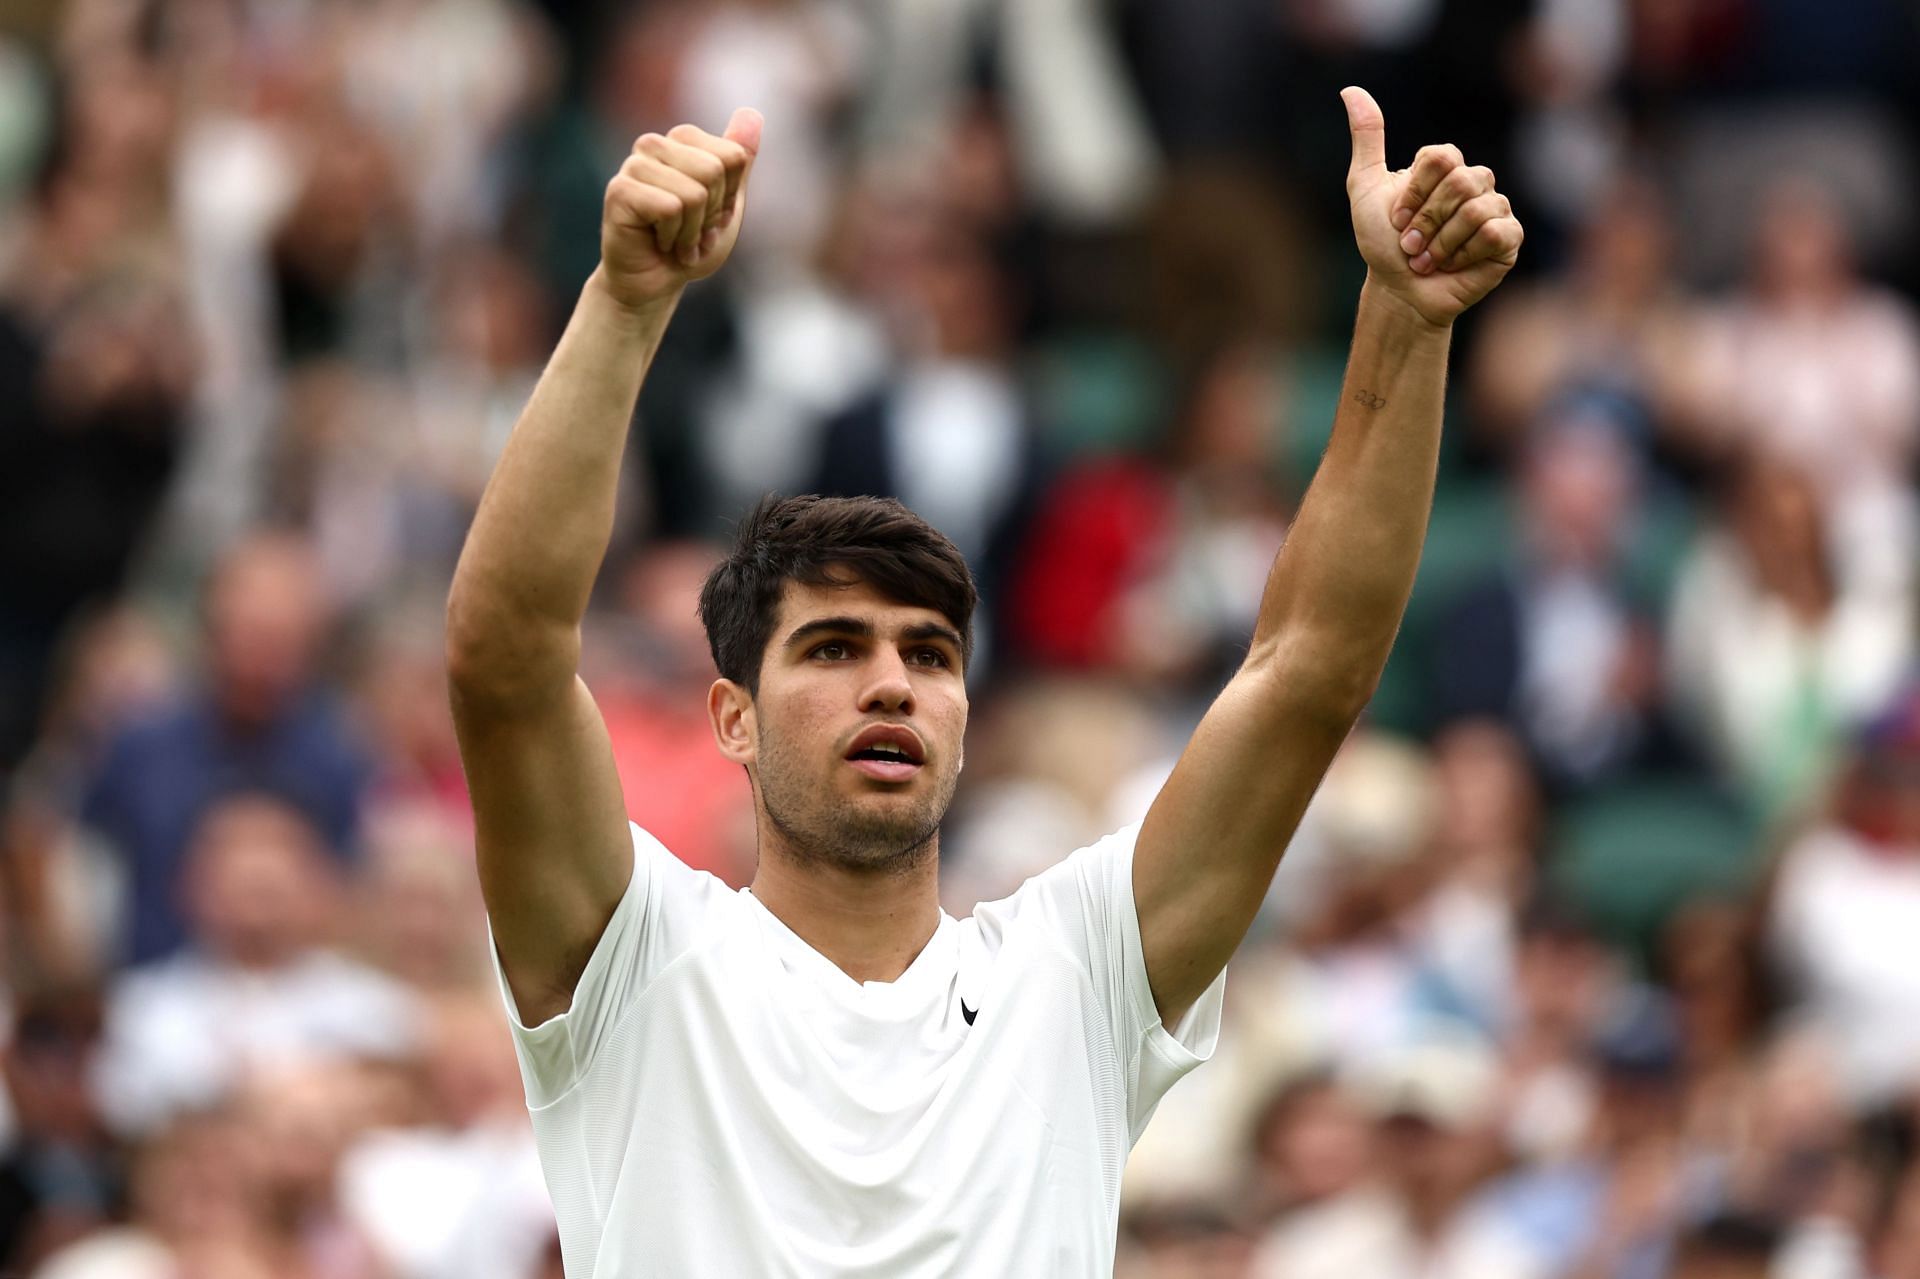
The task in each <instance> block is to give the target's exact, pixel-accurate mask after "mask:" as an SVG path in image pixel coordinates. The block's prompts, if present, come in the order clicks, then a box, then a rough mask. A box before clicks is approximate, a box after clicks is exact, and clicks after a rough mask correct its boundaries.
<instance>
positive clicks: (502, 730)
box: [447, 111, 760, 1024]
mask: <svg viewBox="0 0 1920 1279" xmlns="http://www.w3.org/2000/svg"><path fill="white" fill-rule="evenodd" d="M759 140H760V119H759V117H758V115H756V114H755V113H753V112H750V111H742V112H737V113H735V115H734V118H733V121H732V122H731V123H730V124H729V125H728V127H727V132H726V134H725V135H724V136H723V137H714V136H713V135H711V134H707V133H704V132H702V131H700V130H698V129H693V128H691V127H690V126H685V125H683V126H681V127H680V128H678V129H675V130H673V132H672V133H670V134H668V135H666V136H665V137H662V136H660V135H657V134H648V135H647V136H646V137H643V138H642V139H641V140H640V141H639V143H637V144H636V145H635V148H634V152H633V154H632V155H631V156H630V157H629V158H628V159H627V161H626V163H625V164H623V165H622V166H621V170H620V173H619V174H618V175H616V176H615V177H614V179H613V181H612V182H611V183H609V184H608V187H607V199H606V207H605V215H604V220H603V223H602V227H601V263H600V266H599V268H598V269H597V270H596V271H595V272H594V274H593V277H592V278H591V279H590V280H589V281H588V282H587V285H586V287H585V288H584V289H583V290H582V292H581V295H580V301H579V303H578V305H577V306H576V307H575V309H574V313H573V318H572V320H571V321H570V322H569V323H568V325H567V330H566V333H565V335H564V336H562V338H561V339H560V344H559V346H558V348H557V349H556V350H555V351H554V354H553V358H552V360H551V361H549V363H548V365H547V368H546V371H545V373H543V374H542V375H541V378H540V383H539V385H538V386H537V387H536V388H535V390H534V393H533V397H532V399H531V400H530V401H529V403H528V404H527V408H526V410H525V412H524V413H522V415H521V417H520V421H519V423H518V424H517V425H516V426H515V427H514V430H513V434H512V436H511V437H510V438H509V439H508V441H507V446H506V448H505V450H503V452H502V453H501V456H500V461H499V463H498V465H497V466H496V467H495V468H494V473H493V477H492V479H491V480H489V481H488V484H487V489H486V493H485V494H484V495H483V497H482V498H481V501H480V507H479V510H478V512H477V513H476V514H475V516H474V521H473V527H472V529H471V530H470V531H469V532H468V534H467V542H466V546H465V548H464V549H463V550H462V551H461V554H460V564H459V567H458V568H457V569H456V570H455V572H454V579H453V589H452V592H451V594H450V596H449V597H448V601H447V673H448V685H449V691H450V695H451V698H452V703H453V715H454V726H455V728H456V730H457V731H458V733H459V738H460V754H461V759H462V762H463V763H464V765H465V767H466V773H467V785H468V789H469V791H470V792H471V794H472V797H473V814H474V828H475V846H476V852H477V857H478V861H479V869H480V886H481V890H482V893H483V894H484V896H485V898H486V903H487V913H488V916H489V918H490V920H491V922H492V927H493V936H494V942H495V945H496V947H497V948H498V951H499V954H500V961H501V966H502V968H503V970H504V971H505V973H506V976H507V982H508V985H509V986H510V987H511V988H512V991H513V995H514V1001H515V1003H516V1004H517V1005H518V1007H519V1011H520V1015H521V1017H522V1019H523V1020H525V1021H526V1022H527V1023H528V1024H538V1023H539V1022H540V1021H543V1020H545V1019H546V1018H548V1017H551V1016H553V1015H555V1014H557V1013H560V1012H564V1011H565V1010H566V1009H567V1007H568V1006H569V1004H570V1002H571V999H572V991H573V986H574V983H575V982H576V981H577V980H578V979H579V976H580V973H581V971H582V969H584V967H585V966H586V962H587V958H588V956H589V955H591V954H592V951H593V947H594V944H595V942H596V941H598V939H599V937H600V934H601V932H602V931H604V929H605V928H606V924H607V920H608V919H609V918H610V917H611V916H612V914H613V910H614V907H615V906H616V905H617V904H618V903H619V901H620V897H621V894H622V893H624V892H625V890H626V887H627V883H628V880H629V879H630V877H631V875H632V869H633V854H632V843H631V841H630V840H629V838H628V834H627V819H626V805H625V802H624V800H623V799H622V797H621V793H620V779H619V777H618V775H617V774H616V773H615V771H614V766H613V753H612V748H611V746H610V744H609V742H608V740H607V731H606V727H605V725H604V724H603V723H602V721H601V718H600V712H599V710H598V708H597V707H596V706H595V705H594V702H593V698H592V696H591V695H590V694H589V693H588V692H587V687H586V685H585V683H583V682H582V681H581V679H580V676H579V673H578V671H579V659H580V625H581V621H582V619H583V618H584V617H585V615H586V611H587V601H588V598H589V596H590V594H591V593H592V589H593V581H594V578H595V576H596V575H597V574H598V573H599V569H600V562H601V560H602V559H603V558H604V557H605V555H606V550H607V540H608V538H609V537H610V536H611V535H612V530H613V515H614V499H615V493H616V489H617V485H618V480H619V474H620V459H621V456H622V454H623V453H624V452H625V445H626V433H627V425H628V422H629V421H630V419H631V417H632V414H633V405H634V401H635V399H636V397H637V396H638V394H639V391H640V382H641V379H642V377H643V376H644V374H645V371H646V367H647V365H648V363H649V362H650V361H651V360H652V358H653V355H654V352H655V351H656V350H657V349H658V348H659V345H660V338H661V336H662V334H664V333H665V331H666V327H667V322H668V320H669V319H670V318H671V317H672V315H673V310H674V307H675V305H676V304H677V302H678V301H679V297H680V291H681V289H682V288H684V287H685V285H686V284H687V283H688V282H689V281H691V280H697V279H702V278H704V277H705V276H707V275H710V274H712V273H713V272H714V271H715V270H717V269H718V268H719V266H720V265H721V263H723V262H724V261H725V260H726V258H727V256H728V254H729V253H731V251H732V249H733V244H734V241H735V239H736V237H737V236H738V234H739V229H740V222H741V215H742V212H743V196H744V184H745V179H746V174H747V171H748V169H749V167H750V166H751V162H752V158H753V154H754V152H755V151H756V150H757V149H758V146H759Z"/></svg>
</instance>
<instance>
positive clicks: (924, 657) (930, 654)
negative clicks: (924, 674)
mask: <svg viewBox="0 0 1920 1279" xmlns="http://www.w3.org/2000/svg"><path fill="white" fill-rule="evenodd" d="M913 660H914V663H915V665H918V666H933V667H945V666H949V665H951V663H950V662H948V661H947V655H946V653H945V651H943V650H941V649H937V648H916V649H914V650H913Z"/></svg>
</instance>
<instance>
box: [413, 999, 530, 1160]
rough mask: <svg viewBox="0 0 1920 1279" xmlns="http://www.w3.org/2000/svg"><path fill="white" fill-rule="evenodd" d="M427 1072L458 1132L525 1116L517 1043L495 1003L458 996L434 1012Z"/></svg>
mask: <svg viewBox="0 0 1920 1279" xmlns="http://www.w3.org/2000/svg"><path fill="white" fill-rule="evenodd" d="M425 1066H426V1082H427V1087H428V1092H429V1093H430V1094H431V1096H432V1097H433V1100H434V1103H435V1104H436V1105H437V1106H439V1107H440V1108H441V1111H442V1117H443V1118H444V1119H445V1120H446V1122H448V1123H451V1124H453V1125H454V1126H455V1127H459V1128H466V1127H469V1126H471V1125H473V1124H476V1123H479V1122H481V1121H483V1120H485V1119H488V1118H490V1117H495V1116H507V1117H517V1116H518V1115H519V1114H520V1113H521V1110H522V1105H523V1102H522V1098H523V1096H524V1094H523V1093H522V1092H521V1086H520V1067H519V1065H518V1063H517V1061H516V1060H515V1058H514V1055H513V1040H512V1039H510V1038H509V1037H508V1035H507V1028H506V1026H505V1025H504V1024H503V1023H502V1022H501V1020H500V1014H499V1010H498V1009H497V1008H496V1007H495V1005H494V1001H493V1000H492V999H491V998H479V997H467V996H454V997H451V998H449V999H447V1000H445V1001H443V1002H442V1003H441V1004H440V1005H439V1006H438V1007H437V1008H435V1009H434V1013H433V1024H432V1028H431V1029H430V1030H429V1032H428V1036H427V1055H426V1062H425Z"/></svg>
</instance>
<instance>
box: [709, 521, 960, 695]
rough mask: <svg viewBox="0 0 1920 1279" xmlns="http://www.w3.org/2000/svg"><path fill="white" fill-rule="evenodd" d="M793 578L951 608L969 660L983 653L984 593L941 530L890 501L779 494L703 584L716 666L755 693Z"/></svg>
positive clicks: (743, 528) (946, 612)
mask: <svg viewBox="0 0 1920 1279" xmlns="http://www.w3.org/2000/svg"><path fill="white" fill-rule="evenodd" d="M788 582H799V583H802V584H803V585H807V586H849V585H852V584H853V583H855V582H865V583H867V584H868V585H870V586H872V587H873V588H874V589H875V590H877V591H879V592H880V593H881V594H882V595H885V596H887V597H888V598H890V599H893V600H897V601H898V602H900V603H902V604H910V605H913V606H915V607H918V608H927V609H932V610H933V611H934V612H936V613H939V614H941V615H942V616H943V617H945V618H946V619H947V620H948V621H949V622H952V623H953V626H954V629H955V630H957V631H959V632H960V639H961V648H960V660H961V663H962V665H965V663H966V662H967V660H968V659H969V658H971V657H972V656H973V608H974V605H975V604H976V603H978V602H979V599H980V594H979V591H978V590H977V589H975V587H974V584H973V574H972V573H971V572H969V571H968V569H967V561H966V559H965V557H963V556H962V555H961V554H960V551H959V548H957V547H955V546H954V544H953V543H952V542H950V541H948V540H947V538H946V535H945V534H943V533H941V532H940V530H938V529H936V528H934V527H933V526H932V525H931V524H929V523H927V522H926V521H925V520H923V519H921V518H920V517H919V516H918V515H915V514H914V513H913V512H912V511H909V510H908V509H907V508H906V507H904V506H902V505H901V504H900V503H898V502H896V501H894V500H893V499H892V498H890V497H817V496H812V495H808V496H803V497H780V496H778V495H777V494H769V495H767V496H766V497H764V498H762V499H760V501H759V503H758V504H757V505H755V506H754V508H753V509H752V510H751V511H749V512H748V513H747V516H746V518H745V519H743V520H741V521H740V528H739V530H738V532H736V534H735V535H734V540H733V550H732V551H731V552H730V553H729V554H728V555H727V558H726V559H724V560H722V561H721V562H720V563H719V564H718V565H717V566H716V567H715V568H714V570H713V572H712V573H710V574H708V575H707V583H706V585H705V586H703V587H702V588H701V589H700V621H701V623H702V624H703V625H704V626H705V627H706V628H707V644H708V646H709V647H710V648H712V650H713V664H714V665H715V666H716V667H718V668H719V671H720V674H721V675H722V676H724V677H725V678H727V679H730V680H732V681H733V682H734V683H736V684H744V685H745V686H746V688H747V691H748V692H750V693H755V694H757V693H758V692H759V691H760V662H761V658H762V657H763V656H764V654H765V653H766V648H767V641H768V640H770V639H771V638H772V637H773V623H774V615H775V614H776V613H777V612H778V610H779V608H780V595H781V592H782V591H783V590H784V589H785V586H786V583H788Z"/></svg>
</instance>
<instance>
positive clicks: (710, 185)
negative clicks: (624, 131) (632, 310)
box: [600, 107, 762, 307]
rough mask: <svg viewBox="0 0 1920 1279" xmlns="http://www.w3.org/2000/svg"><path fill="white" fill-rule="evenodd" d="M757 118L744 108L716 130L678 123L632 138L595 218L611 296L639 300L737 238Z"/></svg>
mask: <svg viewBox="0 0 1920 1279" xmlns="http://www.w3.org/2000/svg"><path fill="white" fill-rule="evenodd" d="M761 123H762V121H761V119H760V113H759V112H758V111H753V110H749V109H747V108H745V107H743V108H741V109H740V110H738V111H735V112H734V113H733V119H732V120H730V121H728V122H727V130H726V132H725V133H723V134H722V135H720V136H719V137H715V136H714V135H713V134H711V133H708V132H706V131H705V130H704V129H697V128H695V127H694V126H693V125H690V124H682V125H678V126H676V127H675V128H673V129H671V130H669V131H668V132H667V133H665V134H659V133H648V134H643V135H642V136H641V138H640V140H639V141H638V142H635V143H634V144H633V154H632V155H629V156H628V157H627V159H626V162H625V163H624V164H622V165H621V166H620V172H618V173H616V174H615V175H614V177H613V181H611V182H609V183H607V199H606V205H605V207H604V210H603V211H602V214H601V220H600V277H601V282H602V284H603V286H604V287H605V288H606V290H607V292H608V293H610V294H611V295H612V296H613V298H614V299H615V300H616V301H618V302H621V303H623V304H625V305H627V306H631V307H640V306H645V305H648V304H650V303H653V302H657V301H660V300H662V299H665V298H669V297H671V296H673V295H674V294H675V293H677V292H678V291H679V290H680V289H681V288H682V287H684V286H685V285H686V284H687V283H688V282H690V281H693V280H703V279H705V278H706V277H707V276H709V275H712V274H713V273H714V272H715V271H717V270H719V269H720V266H721V264H722V263H723V262H725V261H726V260H727V255H728V254H730V253H732V252H733V245H734V241H735V240H737V239H739V237H740V223H741V220H742V217H743V215H744V214H745V212H746V195H747V174H748V173H749V171H751V169H752V168H753V157H754V155H755V154H756V153H757V152H758V151H759V150H760V126H761Z"/></svg>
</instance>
